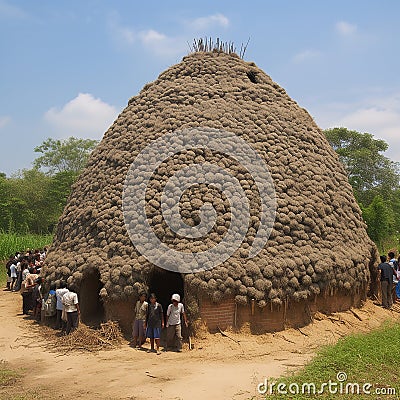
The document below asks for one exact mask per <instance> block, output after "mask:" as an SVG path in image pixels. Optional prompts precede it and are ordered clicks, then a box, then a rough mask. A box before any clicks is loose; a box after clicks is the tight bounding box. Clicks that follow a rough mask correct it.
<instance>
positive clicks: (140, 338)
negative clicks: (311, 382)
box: [132, 292, 188, 354]
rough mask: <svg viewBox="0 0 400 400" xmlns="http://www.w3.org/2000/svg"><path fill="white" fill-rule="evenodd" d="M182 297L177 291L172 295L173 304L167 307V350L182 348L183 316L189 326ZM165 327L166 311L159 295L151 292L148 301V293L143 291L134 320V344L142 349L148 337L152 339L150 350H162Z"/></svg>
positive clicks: (158, 351)
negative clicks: (159, 301)
mask: <svg viewBox="0 0 400 400" xmlns="http://www.w3.org/2000/svg"><path fill="white" fill-rule="evenodd" d="M180 301H181V297H180V296H179V294H177V293H175V294H173V295H172V298H171V304H170V305H169V306H168V308H167V313H166V323H165V327H166V330H167V337H166V346H165V348H164V350H165V351H168V350H169V349H172V348H174V349H176V350H177V351H178V352H180V351H181V350H182V318H183V322H184V323H185V326H186V327H188V320H187V316H186V312H185V308H184V305H183V304H182V303H181V302H180ZM163 328H164V311H163V308H162V305H161V304H160V303H158V302H157V296H156V295H155V294H154V293H151V294H150V296H149V299H148V302H147V301H146V293H144V292H143V293H141V294H140V296H139V300H138V301H137V302H136V306H135V318H134V322H133V334H132V336H133V340H132V345H133V346H134V347H135V348H137V349H142V345H143V344H144V343H145V341H146V338H149V339H150V349H149V350H147V351H148V352H156V353H157V354H161V352H160V339H161V330H162V329H163Z"/></svg>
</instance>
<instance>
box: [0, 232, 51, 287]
mask: <svg viewBox="0 0 400 400" xmlns="http://www.w3.org/2000/svg"><path fill="white" fill-rule="evenodd" d="M52 238H53V236H52V235H33V234H28V235H18V234H14V233H0V262H1V263H2V264H4V263H5V261H4V260H7V258H8V257H9V256H10V255H11V254H14V253H15V252H17V251H25V250H26V249H40V248H43V247H44V246H46V245H49V244H50V243H51V241H52ZM4 282H6V273H5V268H4V265H3V266H0V284H4Z"/></svg>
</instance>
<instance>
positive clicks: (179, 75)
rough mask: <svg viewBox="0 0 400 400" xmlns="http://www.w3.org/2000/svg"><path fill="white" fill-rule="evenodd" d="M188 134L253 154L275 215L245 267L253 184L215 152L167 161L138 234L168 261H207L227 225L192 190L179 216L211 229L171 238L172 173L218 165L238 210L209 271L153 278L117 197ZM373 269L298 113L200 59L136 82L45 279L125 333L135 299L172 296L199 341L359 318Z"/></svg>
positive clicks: (93, 162) (216, 194) (233, 63)
mask: <svg viewBox="0 0 400 400" xmlns="http://www.w3.org/2000/svg"><path fill="white" fill-rule="evenodd" d="M195 128H196V129H200V130H201V132H202V134H203V137H204V135H207V134H208V133H209V134H210V135H211V134H213V133H215V132H222V131H223V132H229V133H231V134H233V135H234V136H235V137H238V138H240V140H243V141H245V142H246V143H247V144H249V145H250V146H251V147H252V148H253V149H254V150H255V151H256V152H257V154H258V155H259V156H260V157H261V159H262V160H263V161H264V162H265V164H266V165H267V167H268V170H269V173H270V177H271V178H272V182H273V186H274V189H275V199H274V201H275V204H276V215H275V218H274V221H273V223H272V225H271V229H270V232H269V233H270V235H269V238H268V240H267V241H266V243H265V244H264V245H263V246H262V248H261V251H259V252H258V254H256V255H255V256H254V257H249V256H248V255H249V254H248V253H249V249H250V248H251V247H252V245H253V242H254V240H255V237H256V235H257V230H258V229H259V228H260V225H261V222H262V221H261V217H260V213H261V212H262V208H261V206H260V204H261V203H262V199H260V193H261V192H260V190H259V188H257V185H256V182H255V179H254V177H253V176H252V174H251V173H249V170H248V169H247V168H246V167H245V166H243V165H240V164H239V163H238V161H237V160H235V159H234V157H231V156H229V155H226V154H223V153H221V152H218V151H213V150H212V149H206V148H204V147H203V148H193V149H188V148H185V149H183V150H182V149H178V150H177V151H174V150H173V149H172V151H171V152H170V153H169V157H168V158H167V159H164V160H162V162H161V163H160V165H158V166H157V167H156V168H155V169H154V171H153V173H152V175H151V179H149V181H148V187H147V188H146V191H145V201H146V204H145V214H146V219H147V222H146V223H148V226H149V227H150V228H151V229H152V231H153V232H154V235H155V236H156V237H157V238H158V239H159V240H160V242H162V243H164V244H166V245H167V246H168V247H169V248H171V249H174V250H175V251H178V252H183V253H185V252H186V253H196V252H204V251H207V250H208V249H210V248H213V247H215V246H217V245H218V244H219V243H220V242H221V240H222V239H223V237H224V235H226V234H227V231H228V230H229V226H230V224H231V223H232V215H233V214H232V212H231V209H230V208H231V207H232V204H230V202H229V199H227V198H226V196H225V195H224V193H223V192H221V191H220V190H218V187H216V186H215V185H214V186H213V185H207V182H198V183H197V184H194V185H193V186H192V187H189V188H187V189H186V190H184V191H183V192H182V194H181V197H180V199H179V208H178V213H179V214H180V215H179V217H180V218H181V219H182V220H183V221H185V223H186V224H187V226H196V225H198V224H199V223H200V221H199V218H200V217H199V215H200V213H199V212H200V210H201V207H202V206H203V205H204V203H209V204H212V206H213V209H214V212H215V220H214V225H213V226H212V228H211V229H210V230H209V231H207V232H206V234H205V236H203V237H189V238H186V237H183V236H182V235H180V234H178V233H176V232H175V231H174V230H173V229H171V228H170V227H169V226H168V224H167V222H166V221H165V216H164V215H163V210H162V204H161V203H162V193H163V190H164V188H165V186H166V184H167V182H168V180H169V179H170V177H172V176H173V175H174V174H175V173H177V171H179V170H180V169H183V168H186V167H188V166H189V167H190V166H193V165H195V164H199V163H200V164H201V163H205V162H207V163H210V164H215V165H218V166H219V167H221V168H223V169H225V170H226V171H227V173H228V174H229V175H231V176H233V177H234V178H236V180H237V181H236V182H240V185H241V187H242V189H243V193H245V196H246V197H247V198H248V202H249V215H248V219H249V223H248V229H246V231H245V232H244V238H243V240H242V242H241V244H240V246H239V248H237V249H235V250H234V251H232V254H230V256H229V257H228V258H226V259H224V260H223V261H222V262H221V263H219V264H218V265H216V266H213V268H208V269H207V270H194V271H192V272H190V271H189V273H187V272H188V271H183V272H184V273H181V272H179V269H178V272H176V271H175V272H174V271H173V268H171V266H169V267H167V269H168V270H166V269H163V268H160V265H157V263H155V262H154V260H152V259H151V257H147V256H146V255H143V254H142V253H143V252H141V251H139V249H138V248H137V246H134V245H133V243H132V240H131V237H132V231H133V235H134V234H135V224H136V223H138V221H135V220H132V219H129V217H126V216H125V217H124V204H123V197H124V193H125V192H124V186H125V185H126V179H127V175H128V172H129V171H130V168H131V165H132V163H134V162H135V160H136V159H137V156H138V155H139V154H140V153H141V152H142V151H143V150H144V149H145V148H146V147H147V146H149V145H151V144H152V143H154V141H155V140H158V139H160V138H163V137H166V135H169V134H170V133H172V132H174V134H175V135H177V136H178V137H179V135H180V134H181V133H182V134H183V133H185V132H186V133H187V132H190V131H191V129H195ZM128 193H129V196H135V192H134V191H133V192H132V191H131V192H129V190H128ZM129 196H128V197H129ZM141 222H143V221H141ZM128 231H130V232H128ZM130 236H131V237H130ZM376 259H377V250H376V247H375V245H374V244H373V243H372V242H371V240H370V239H369V237H368V236H367V233H366V226H365V224H364V222H363V220H362V217H361V211H360V208H359V207H358V205H357V203H356V200H355V198H354V196H353V193H352V188H351V186H350V185H349V183H348V180H347V177H346V173H345V171H344V169H343V166H342V165H341V164H340V162H339V160H338V157H337V155H336V154H335V152H334V151H333V150H332V148H331V147H330V146H329V144H328V142H327V140H326V139H325V137H324V134H323V133H322V131H321V129H320V128H319V127H318V126H317V125H316V124H315V122H314V121H313V119H312V117H311V116H310V115H309V114H308V112H307V111H306V110H304V109H303V108H301V107H299V105H298V104H297V103H296V102H295V101H293V100H292V99H291V98H290V97H289V96H288V95H287V93H286V92H285V90H284V89H282V88H281V87H279V85H277V84H276V83H275V82H273V81H272V80H271V78H270V77H269V76H268V75H266V74H265V73H264V72H263V71H262V70H260V69H259V68H258V67H257V66H256V65H255V64H254V63H252V62H245V61H244V60H243V59H241V58H240V57H239V56H237V55H236V54H228V53H226V52H221V51H207V52H195V53H192V54H190V55H188V56H186V57H184V58H183V60H182V62H180V63H179V64H177V65H174V66H172V67H171V68H169V69H168V70H167V71H165V72H163V73H162V74H161V75H160V76H159V77H158V78H157V79H156V80H155V81H154V82H152V83H149V84H147V85H146V86H145V87H144V88H143V89H142V91H141V92H140V93H139V95H137V96H135V97H133V98H131V99H130V100H129V103H128V105H127V107H126V108H125V109H124V110H123V111H122V112H121V114H120V115H119V117H118V118H117V120H116V121H115V122H114V123H113V125H112V126H111V127H110V128H109V129H108V130H107V132H106V133H105V134H104V137H103V139H102V141H101V143H100V144H99V145H98V147H97V148H96V149H95V150H94V151H93V153H92V155H91V156H90V159H89V162H88V164H87V166H86V168H85V170H84V171H83V172H82V174H81V175H80V177H79V179H78V181H77V182H76V183H75V184H74V186H73V189H72V194H71V196H70V198H69V200H68V204H67V206H66V207H65V210H64V213H63V214H62V216H61V218H60V220H59V223H58V227H57V231H56V234H55V237H54V242H53V244H52V246H51V249H50V251H49V254H48V257H47V261H46V265H45V268H44V274H45V276H46V279H47V281H53V282H54V281H58V280H60V279H65V280H67V281H68V282H69V283H75V284H76V285H77V286H78V288H79V294H80V302H81V309H82V318H83V320H84V321H85V320H90V319H92V318H96V317H98V318H111V319H116V320H119V321H120V323H121V326H122V327H123V328H124V329H126V330H129V329H130V328H129V327H130V323H131V321H132V316H133V311H132V310H133V303H134V301H135V299H136V298H137V296H138V293H139V292H140V291H142V290H146V291H154V292H157V294H158V297H159V299H160V300H161V302H162V303H164V304H165V303H167V302H168V300H169V297H170V295H171V294H172V293H174V292H177V293H180V294H181V295H182V296H183V297H184V302H185V304H186V306H187V309H188V312H189V314H190V319H191V320H192V321H193V320H194V319H200V320H201V321H203V322H204V324H206V325H207V327H208V328H209V329H210V330H213V329H216V328H217V327H220V328H222V329H223V328H225V327H227V326H234V327H237V328H240V327H242V326H243V325H246V324H249V326H250V329H251V330H252V331H253V332H262V331H275V330H281V329H284V328H285V327H289V326H301V325H305V324H307V323H308V322H309V321H310V320H311V319H312V315H313V313H315V312H316V311H323V312H333V311H340V310H344V309H349V308H350V307H352V306H359V305H360V304H361V302H362V301H363V300H364V299H365V298H366V293H367V291H368V287H369V283H370V273H371V271H372V269H373V266H374V264H375V262H376ZM169 263H170V264H171V263H172V264H173V260H172V261H171V260H169Z"/></svg>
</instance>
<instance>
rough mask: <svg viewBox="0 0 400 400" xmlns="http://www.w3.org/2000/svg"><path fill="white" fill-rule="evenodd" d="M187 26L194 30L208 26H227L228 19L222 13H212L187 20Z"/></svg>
mask: <svg viewBox="0 0 400 400" xmlns="http://www.w3.org/2000/svg"><path fill="white" fill-rule="evenodd" d="M187 24H188V26H189V27H190V28H192V29H194V30H196V31H203V30H206V29H210V28H215V27H222V28H227V27H228V26H229V19H228V18H227V17H226V16H225V15H223V14H213V15H208V16H206V17H199V18H195V19H193V20H191V21H188V23H187Z"/></svg>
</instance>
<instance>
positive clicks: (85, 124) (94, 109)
mask: <svg viewBox="0 0 400 400" xmlns="http://www.w3.org/2000/svg"><path fill="white" fill-rule="evenodd" d="M117 115H118V112H117V110H116V109H115V107H113V106H111V105H109V104H107V103H105V102H103V101H102V100H101V99H96V98H95V97H93V96H92V95H91V94H89V93H79V94H78V96H77V97H75V98H74V99H72V100H71V101H69V102H68V103H66V104H65V105H64V106H63V107H62V108H61V109H59V108H56V107H53V108H50V110H48V111H47V112H46V113H45V114H44V120H45V121H46V122H47V123H48V124H49V125H50V126H51V127H52V128H53V129H55V130H56V132H55V134H56V135H57V136H62V137H64V136H79V137H84V138H97V139H98V138H100V137H101V136H102V134H103V133H104V132H105V131H106V130H107V128H108V127H109V126H110V125H111V123H112V122H113V121H114V119H115V118H116V117H117Z"/></svg>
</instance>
